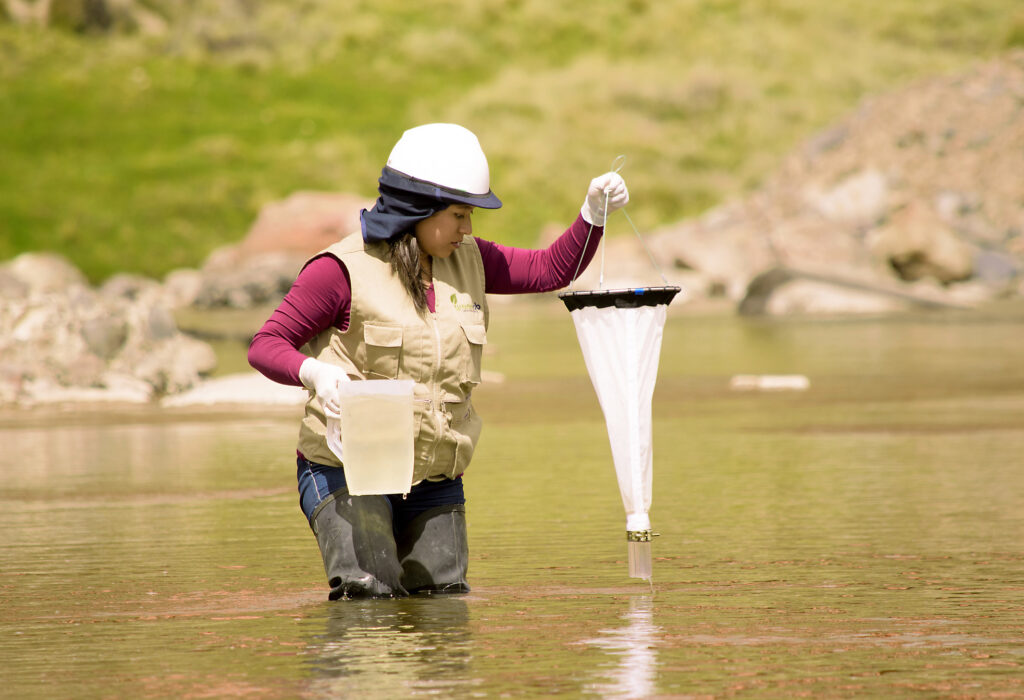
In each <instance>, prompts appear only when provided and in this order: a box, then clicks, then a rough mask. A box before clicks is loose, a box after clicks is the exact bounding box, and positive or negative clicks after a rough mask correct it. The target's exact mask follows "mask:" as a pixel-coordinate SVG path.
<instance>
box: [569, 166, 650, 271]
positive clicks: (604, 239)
mask: <svg viewBox="0 0 1024 700" xmlns="http://www.w3.org/2000/svg"><path fill="white" fill-rule="evenodd" d="M625 166H626V154H625V153H620V154H619V155H617V156H615V160H613V161H612V168H611V172H613V173H618V172H619V171H620V170H622V169H623V168H624V167H625ZM610 196H611V195H610V194H609V193H608V192H605V193H604V228H605V233H606V234H607V232H608V231H607V229H608V199H609V197H610ZM622 214H623V216H625V217H626V221H628V222H629V225H630V227H632V229H633V233H635V234H636V237H637V238H639V239H640V244H641V245H642V246H643V247H644V251H645V252H646V253H647V258H648V259H649V260H650V261H651V266H652V267H654V269H655V270H656V271H657V273H658V276H660V277H661V281H662V282H664V283H665V284H666V285H667V284H668V278H666V277H665V273H664V272H663V271H662V269H661V267H660V266H659V265H658V262H657V261H656V260H655V259H654V255H653V254H652V253H651V249H650V248H649V247H647V242H646V241H645V240H644V237H643V236H641V235H640V231H639V230H638V229H637V227H636V224H634V223H633V219H632V218H630V216H629V212H627V211H626V208H625V207H623V208H622ZM593 231H594V224H590V228H589V229H587V238H586V240H585V241H584V242H583V250H581V251H580V260H579V262H578V263H576V271H575V272H573V273H572V280H570V281H569V289H570V290H572V289H573V286H574V285H575V284H576V280H577V278H578V277H579V274H580V266H581V265H583V255H584V254H585V253H586V250H587V246H588V245H590V234H591V233H592V232H593ZM607 240H608V236H607V235H605V236H602V238H601V267H600V270H599V272H598V278H597V288H598V289H603V288H604V249H605V241H607Z"/></svg>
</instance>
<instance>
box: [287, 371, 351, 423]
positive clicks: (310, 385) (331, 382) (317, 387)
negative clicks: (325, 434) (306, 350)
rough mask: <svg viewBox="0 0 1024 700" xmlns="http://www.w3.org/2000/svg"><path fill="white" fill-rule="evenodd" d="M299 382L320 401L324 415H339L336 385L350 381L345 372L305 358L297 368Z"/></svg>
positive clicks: (339, 406)
mask: <svg viewBox="0 0 1024 700" xmlns="http://www.w3.org/2000/svg"><path fill="white" fill-rule="evenodd" d="M299 380H300V381H301V382H302V384H303V386H305V387H306V388H307V389H309V390H311V391H312V392H313V393H314V394H315V395H316V397H317V398H318V399H320V405H321V406H322V407H323V409H324V413H333V414H335V415H337V414H339V413H341V396H340V394H339V392H338V385H340V384H341V383H342V382H347V381H350V380H349V378H348V375H347V374H345V370H343V369H342V368H341V367H338V366H336V365H332V364H330V363H329V362H323V361H321V360H318V359H316V358H313V357H307V358H306V359H305V360H303V361H302V365H300V366H299Z"/></svg>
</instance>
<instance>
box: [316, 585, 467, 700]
mask: <svg viewBox="0 0 1024 700" xmlns="http://www.w3.org/2000/svg"><path fill="white" fill-rule="evenodd" d="M323 610H324V620H323V622H324V632H323V634H321V635H318V636H317V637H315V638H314V639H312V640H311V641H310V643H309V647H308V651H309V653H310V654H312V655H313V658H312V659H311V660H310V661H309V664H310V665H311V667H312V670H313V677H314V681H313V683H312V687H311V691H312V693H313V695H315V696H325V697H326V696H329V697H348V696H349V695H355V694H358V693H369V694H372V695H373V696H374V697H403V696H406V695H410V694H436V693H442V694H444V693H445V692H446V691H451V690H454V689H455V688H456V687H457V686H462V687H464V686H466V685H467V684H468V683H471V681H469V680H467V677H468V667H469V664H470V660H471V657H470V633H469V630H468V621H469V612H468V609H467V606H466V602H465V601H464V600H462V599H461V598H454V597H441V596H438V597H413V598H402V599H397V600H349V601H338V602H334V603H325V604H324V606H323Z"/></svg>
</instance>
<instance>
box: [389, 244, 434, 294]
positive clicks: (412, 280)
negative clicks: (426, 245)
mask: <svg viewBox="0 0 1024 700" xmlns="http://www.w3.org/2000/svg"><path fill="white" fill-rule="evenodd" d="M388 257H389V258H390V260H391V271H392V272H394V273H395V274H396V275H398V280H399V281H400V282H401V283H402V286H403V287H405V290H406V291H407V292H409V296H410V297H412V303H413V305H415V307H416V311H418V312H419V313H421V314H424V313H426V312H427V290H426V285H425V283H424V281H423V268H422V267H420V244H419V241H417V240H416V236H415V235H413V234H412V233H411V232H410V233H406V234H403V235H401V236H396V237H395V238H392V239H391V240H389V241H388Z"/></svg>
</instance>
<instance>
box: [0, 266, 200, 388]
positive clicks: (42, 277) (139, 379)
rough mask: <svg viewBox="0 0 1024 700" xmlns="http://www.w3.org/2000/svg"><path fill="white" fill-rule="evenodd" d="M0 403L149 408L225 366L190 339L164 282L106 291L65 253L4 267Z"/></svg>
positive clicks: (127, 281) (0, 279)
mask: <svg viewBox="0 0 1024 700" xmlns="http://www.w3.org/2000/svg"><path fill="white" fill-rule="evenodd" d="M0 289H2V290H3V295H2V299H0V356H2V357H3V358H4V362H3V364H2V366H0V404H21V405H31V404H41V403H54V402H71V401H117V402H128V403H141V402H148V401H151V400H153V399H154V398H156V397H158V396H160V395H164V394H173V393H177V392H181V391H184V390H186V389H188V388H190V387H192V386H193V385H195V384H196V383H197V382H198V381H199V379H200V377H201V376H202V375H204V374H208V373H210V372H212V371H213V370H214V369H215V367H216V362H217V360H216V356H215V354H214V352H213V349H212V348H211V347H210V346H209V345H207V344H206V343H204V342H201V341H199V340H196V339H194V338H191V337H189V336H187V335H184V334H182V333H180V332H179V331H178V329H177V327H176V325H175V322H174V318H173V317H172V316H171V313H170V311H169V309H168V308H167V306H166V305H165V303H164V301H163V294H162V289H161V285H159V284H157V283H155V282H153V281H151V280H145V279H144V278H133V277H130V276H123V277H122V276H119V277H116V278H112V279H111V280H108V282H107V283H106V284H105V285H104V286H103V287H102V288H100V289H95V288H93V287H90V286H89V285H88V284H87V282H86V280H85V277H84V275H82V273H81V272H80V271H79V270H78V269H77V268H75V267H74V266H73V265H71V264H70V263H69V262H68V261H67V260H65V259H64V258H62V257H61V256H59V255H55V254H49V253H48V254H38V253H25V254H23V255H20V256H18V257H16V258H14V259H13V260H10V261H8V262H6V263H3V264H0Z"/></svg>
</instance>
